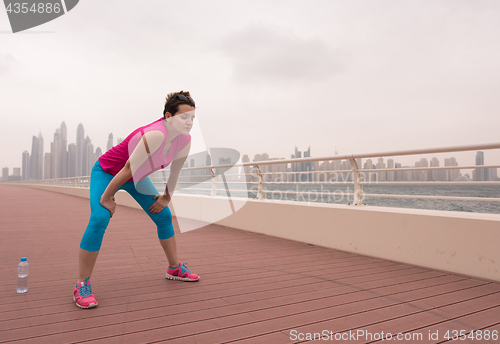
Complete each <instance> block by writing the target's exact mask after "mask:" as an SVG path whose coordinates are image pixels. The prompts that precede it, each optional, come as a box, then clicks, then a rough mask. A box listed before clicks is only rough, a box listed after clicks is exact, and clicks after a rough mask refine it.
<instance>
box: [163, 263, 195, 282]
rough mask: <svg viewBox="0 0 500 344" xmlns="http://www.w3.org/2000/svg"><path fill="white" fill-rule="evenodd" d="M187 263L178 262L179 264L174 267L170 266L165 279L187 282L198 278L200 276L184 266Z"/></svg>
mask: <svg viewBox="0 0 500 344" xmlns="http://www.w3.org/2000/svg"><path fill="white" fill-rule="evenodd" d="M186 265H187V263H184V264H182V263H179V266H178V267H176V268H175V269H172V268H171V267H170V266H169V267H168V270H167V279H171V280H179V281H187V282H195V281H197V280H199V279H200V276H198V275H197V274H194V273H192V272H191V271H189V269H188V268H187V267H186Z"/></svg>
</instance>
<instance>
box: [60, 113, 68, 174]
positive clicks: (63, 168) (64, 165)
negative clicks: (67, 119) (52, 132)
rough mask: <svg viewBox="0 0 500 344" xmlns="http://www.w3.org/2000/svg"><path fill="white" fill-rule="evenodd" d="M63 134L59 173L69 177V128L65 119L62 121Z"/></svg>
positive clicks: (61, 129) (61, 133) (61, 131)
mask: <svg viewBox="0 0 500 344" xmlns="http://www.w3.org/2000/svg"><path fill="white" fill-rule="evenodd" d="M60 135H61V157H60V161H61V162H60V165H59V175H60V176H61V178H67V177H68V130H67V128H66V123H64V121H63V122H62V123H61V128H60Z"/></svg>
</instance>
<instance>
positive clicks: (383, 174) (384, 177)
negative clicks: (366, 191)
mask: <svg viewBox="0 0 500 344" xmlns="http://www.w3.org/2000/svg"><path fill="white" fill-rule="evenodd" d="M382 169H385V164H384V158H378V162H377V170H382ZM378 180H379V182H385V181H386V180H387V174H386V171H381V172H378Z"/></svg>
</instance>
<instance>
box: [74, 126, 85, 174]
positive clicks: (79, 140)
mask: <svg viewBox="0 0 500 344" xmlns="http://www.w3.org/2000/svg"><path fill="white" fill-rule="evenodd" d="M84 135H85V130H84V129H83V124H81V123H80V124H78V128H76V168H75V174H76V177H80V176H82V175H83V174H82V172H83V155H84V149H85V147H84V143H85V142H84V141H85V137H84Z"/></svg>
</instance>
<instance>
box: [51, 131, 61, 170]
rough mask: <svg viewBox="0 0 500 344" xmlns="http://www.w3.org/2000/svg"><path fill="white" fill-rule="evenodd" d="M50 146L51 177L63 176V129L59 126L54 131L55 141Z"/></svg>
mask: <svg viewBox="0 0 500 344" xmlns="http://www.w3.org/2000/svg"><path fill="white" fill-rule="evenodd" d="M50 148H51V150H50V155H51V158H52V167H51V178H61V156H62V153H61V152H62V142H61V130H60V129H59V128H57V129H56V132H55V133H54V142H52V144H51V145H50Z"/></svg>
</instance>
